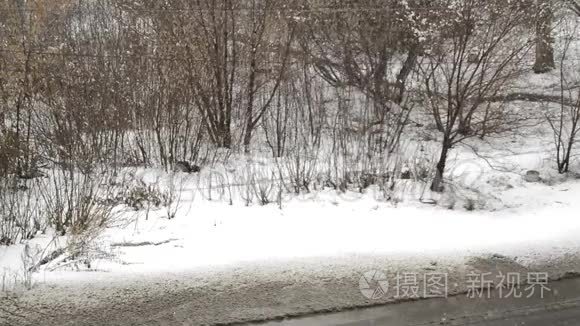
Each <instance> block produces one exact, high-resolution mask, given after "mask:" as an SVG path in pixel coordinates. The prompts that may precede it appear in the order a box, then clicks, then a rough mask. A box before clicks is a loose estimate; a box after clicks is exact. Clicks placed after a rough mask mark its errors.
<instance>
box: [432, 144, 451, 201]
mask: <svg viewBox="0 0 580 326" xmlns="http://www.w3.org/2000/svg"><path fill="white" fill-rule="evenodd" d="M450 144H451V142H450V141H449V139H448V137H447V136H446V137H445V139H444V140H443V148H442V149H441V156H440V157H439V162H438V163H437V169H436V171H435V178H434V179H433V183H432V184H431V191H435V192H443V191H444V190H445V186H444V185H443V175H444V173H445V166H446V164H447V155H448V154H449V150H450V149H451V145H450Z"/></svg>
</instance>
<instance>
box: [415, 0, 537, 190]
mask: <svg viewBox="0 0 580 326" xmlns="http://www.w3.org/2000/svg"><path fill="white" fill-rule="evenodd" d="M525 8H526V3H525V1H518V2H511V3H505V2H504V1H502V0H495V1H484V0H466V1H461V2H460V3H458V4H457V6H455V7H454V8H453V9H451V10H449V11H448V12H447V13H446V14H444V15H441V16H440V18H439V19H440V20H439V24H440V25H439V27H438V29H437V30H438V35H439V36H438V37H437V38H436V41H435V42H434V44H440V47H434V48H432V49H429V55H428V56H427V57H426V59H425V62H424V63H423V64H422V65H421V69H422V71H423V73H424V78H423V79H424V86H425V93H426V95H427V99H428V107H429V108H430V110H431V111H432V113H433V117H434V119H435V121H436V123H437V125H438V126H439V128H440V129H441V131H442V134H443V135H442V144H441V145H442V148H441V155H440V157H439V161H438V163H437V169H436V176H435V179H434V180H433V183H432V186H431V189H432V190H433V191H438V192H441V191H443V190H444V186H443V175H444V173H445V167H446V163H447V157H448V154H449V151H450V150H451V149H452V148H453V146H455V145H456V144H458V143H460V142H461V141H463V140H465V139H467V138H469V137H474V136H480V137H484V136H486V135H489V134H493V133H500V132H503V131H506V130H508V129H509V128H514V125H513V124H514V123H515V122H517V121H519V119H521V117H520V116H518V115H517V114H516V113H512V112H510V111H508V110H507V109H506V108H505V106H504V105H503V104H500V105H496V104H493V103H490V102H487V101H486V98H488V97H493V96H494V95H497V94H498V93H499V92H500V91H502V89H503V88H505V87H507V86H509V83H510V82H511V81H513V80H514V78H516V77H518V76H519V75H520V73H521V72H522V69H521V64H520V63H521V61H522V60H523V58H524V57H525V55H526V54H527V52H528V50H529V49H530V47H531V44H532V42H531V40H530V38H528V37H526V36H525V34H523V33H524V31H525V26H524V23H525V21H526V19H527V17H528V15H527V13H526V10H525Z"/></svg>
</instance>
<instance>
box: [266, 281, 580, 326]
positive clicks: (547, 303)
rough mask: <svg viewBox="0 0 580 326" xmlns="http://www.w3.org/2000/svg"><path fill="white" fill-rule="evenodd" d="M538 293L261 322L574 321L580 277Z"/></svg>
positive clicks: (547, 324)
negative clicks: (527, 295) (529, 296)
mask: <svg viewBox="0 0 580 326" xmlns="http://www.w3.org/2000/svg"><path fill="white" fill-rule="evenodd" d="M549 290H550V291H546V292H544V295H543V298H542V295H541V293H539V292H540V291H537V292H536V293H535V295H534V296H532V297H531V298H526V297H523V298H519V299H516V298H513V297H512V298H506V295H505V293H504V294H501V295H500V293H498V291H491V293H489V298H488V294H483V295H482V298H479V297H477V298H475V299H474V298H469V297H467V295H459V296H455V297H452V298H448V299H444V298H441V299H432V300H422V301H412V302H406V303H399V304H393V305H386V306H378V307H373V308H368V309H360V310H353V311H346V312H340V313H333V314H324V315H316V316H310V317H304V318H296V319H288V320H283V321H276V322H268V323H262V324H255V325H262V326H282V325H287V326H306V325H308V326H310V325H320V326H330V325H340V326H379V325H381V326H383V325H385V326H390V325H393V326H399V325H413V326H428V325H449V326H452V325H485V326H524V325H525V326H552V325H554V326H556V325H569V326H578V325H580V279H569V280H563V281H558V282H554V283H551V284H550V285H549Z"/></svg>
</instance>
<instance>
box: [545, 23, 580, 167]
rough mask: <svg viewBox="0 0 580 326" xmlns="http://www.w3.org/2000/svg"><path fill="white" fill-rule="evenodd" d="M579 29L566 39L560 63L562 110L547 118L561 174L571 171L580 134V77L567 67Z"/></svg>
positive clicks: (575, 28)
mask: <svg viewBox="0 0 580 326" xmlns="http://www.w3.org/2000/svg"><path fill="white" fill-rule="evenodd" d="M577 33H578V29H577V26H576V25H575V26H574V27H573V28H572V29H571V32H570V33H568V34H569V35H570V36H569V37H568V38H567V39H566V42H565V46H564V50H563V54H562V60H561V62H560V96H561V102H560V110H559V112H558V113H557V114H556V115H555V116H551V115H550V114H547V115H546V118H547V120H548V122H549V124H550V127H551V128H552V131H553V132H554V145H555V147H556V163H557V167H558V172H559V173H567V172H569V170H570V159H571V158H572V151H573V149H574V145H575V143H576V137H577V136H578V133H579V132H580V76H579V75H578V74H577V73H576V74H574V72H575V71H574V69H568V67H567V66H566V63H567V59H568V54H569V50H570V45H571V43H572V41H573V38H574V36H575V35H577Z"/></svg>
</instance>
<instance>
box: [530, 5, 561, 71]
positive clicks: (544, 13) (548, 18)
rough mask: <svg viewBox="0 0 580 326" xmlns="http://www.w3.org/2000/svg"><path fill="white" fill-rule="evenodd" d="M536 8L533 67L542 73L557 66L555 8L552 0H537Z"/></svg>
mask: <svg viewBox="0 0 580 326" xmlns="http://www.w3.org/2000/svg"><path fill="white" fill-rule="evenodd" d="M536 8H537V9H536V11H537V17H536V61H535V63H534V67H533V69H534V72H535V73H537V74H542V73H546V72H548V71H551V70H552V69H554V68H555V67H556V64H555V62H554V46H553V43H554V39H553V37H552V29H553V27H552V25H553V20H554V8H553V3H552V0H537V1H536Z"/></svg>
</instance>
